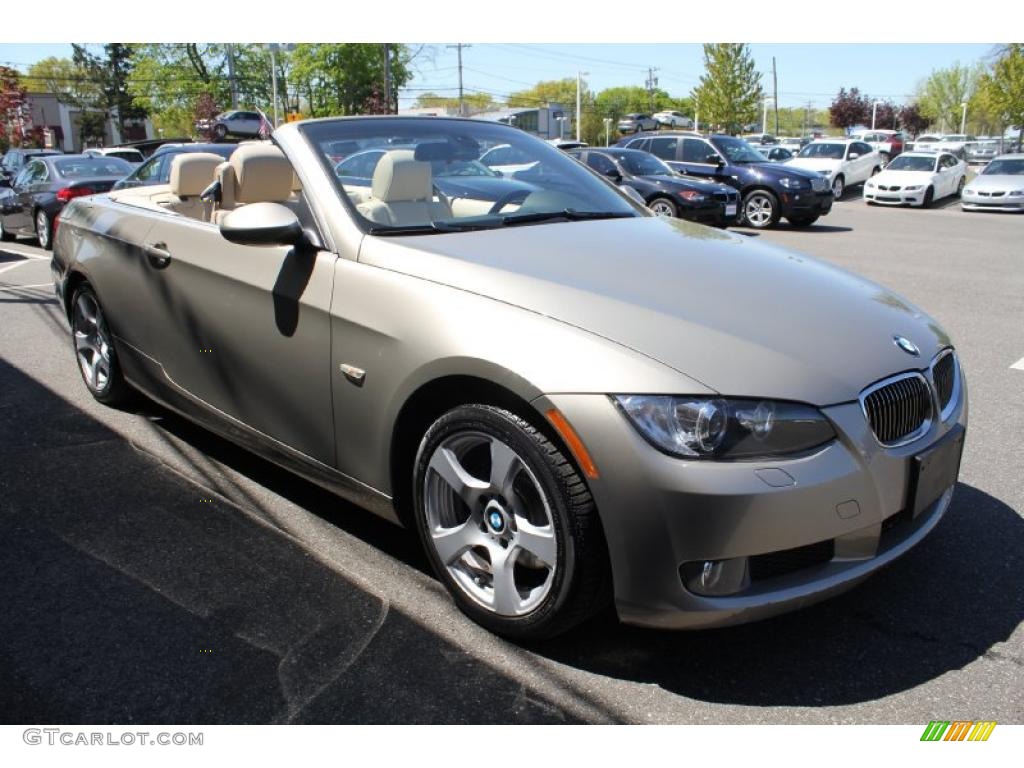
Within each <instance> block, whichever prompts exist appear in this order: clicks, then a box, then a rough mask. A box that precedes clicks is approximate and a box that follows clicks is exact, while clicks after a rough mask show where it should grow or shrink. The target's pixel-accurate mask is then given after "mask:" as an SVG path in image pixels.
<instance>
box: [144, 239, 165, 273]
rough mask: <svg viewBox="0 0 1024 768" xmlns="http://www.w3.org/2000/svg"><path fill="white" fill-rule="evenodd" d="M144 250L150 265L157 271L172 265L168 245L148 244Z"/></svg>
mask: <svg viewBox="0 0 1024 768" xmlns="http://www.w3.org/2000/svg"><path fill="white" fill-rule="evenodd" d="M143 250H144V251H145V252H146V256H147V258H148V259H149V263H150V264H152V265H153V266H154V267H156V268H157V269H163V268H164V267H166V266H167V265H168V264H170V263H171V252H170V251H168V250H167V243H163V242H161V243H146V245H145V246H143Z"/></svg>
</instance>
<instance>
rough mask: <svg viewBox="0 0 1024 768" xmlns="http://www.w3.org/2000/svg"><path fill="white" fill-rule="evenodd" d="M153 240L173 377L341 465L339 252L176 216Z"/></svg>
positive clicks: (162, 352) (153, 290)
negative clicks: (336, 360) (250, 240)
mask: <svg viewBox="0 0 1024 768" xmlns="http://www.w3.org/2000/svg"><path fill="white" fill-rule="evenodd" d="M147 245H148V246H150V254H149V255H147V257H146V259H145V261H146V265H145V266H146V269H147V274H148V282H149V284H150V289H149V294H150V297H151V300H152V301H153V307H152V309H151V310H150V313H151V314H152V315H154V316H155V317H157V318H159V322H160V324H161V326H162V327H163V329H164V336H163V338H161V340H160V342H159V347H158V349H157V351H156V353H155V354H154V355H153V356H154V357H156V358H157V359H158V360H159V362H160V363H161V365H162V366H163V369H164V371H165V373H166V375H167V377H168V378H169V379H170V380H171V381H172V382H173V383H174V384H175V385H177V386H178V387H180V388H182V389H184V390H186V391H187V392H188V393H189V394H191V395H193V396H194V397H197V398H199V399H200V400H202V401H204V402H205V403H208V404H209V405H212V406H213V407H214V408H216V409H218V410H220V411H223V412H224V413H226V414H228V415H230V416H232V417H234V418H236V419H238V420H240V421H242V422H243V423H245V424H247V425H248V426H250V427H252V428H254V429H256V430H258V431H260V432H262V433H263V434H265V435H268V436H270V437H272V438H274V439H275V440H278V441H280V442H282V443H284V444H285V445H288V446H290V447H291V448H294V449H295V450H298V451H300V452H302V453H304V454H306V455H308V456H311V457H313V458H314V459H317V460H318V461H320V462H322V463H324V464H328V465H330V466H333V465H334V459H335V453H334V429H333V423H332V418H331V393H330V384H331V361H330V354H331V345H330V334H331V331H330V304H331V293H332V286H333V273H334V261H335V259H336V257H335V256H334V254H331V253H326V252H316V251H313V250H311V249H296V248H290V247H266V248H262V247H254V246H244V245H235V244H233V243H229V242H228V241H227V240H225V239H224V238H223V237H221V235H220V231H219V230H218V229H217V227H215V226H214V225H212V224H205V223H201V222H194V221H185V222H183V221H181V220H180V219H179V220H178V221H174V220H173V219H171V217H166V219H165V220H161V221H158V222H157V223H156V224H155V225H154V227H153V229H152V230H151V231H150V233H149V236H148V237H147ZM164 256H169V260H168V261H167V262H166V263H162V259H163V258H164Z"/></svg>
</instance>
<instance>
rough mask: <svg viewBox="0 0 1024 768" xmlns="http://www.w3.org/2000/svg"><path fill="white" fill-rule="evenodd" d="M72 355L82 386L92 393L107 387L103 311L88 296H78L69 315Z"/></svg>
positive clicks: (108, 353)
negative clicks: (72, 344)
mask: <svg viewBox="0 0 1024 768" xmlns="http://www.w3.org/2000/svg"><path fill="white" fill-rule="evenodd" d="M72 331H73V333H74V338H75V354H76V357H77V358H78V365H79V367H80V368H81V369H82V376H83V377H84V378H85V383H86V385H88V387H89V389H91V390H92V391H93V392H103V391H105V390H106V389H107V388H108V386H109V384H110V370H111V361H110V357H111V343H110V332H109V331H108V330H107V324H106V321H105V320H104V318H103V312H102V310H100V307H99V304H97V303H96V299H95V297H93V295H92V294H91V293H80V294H78V298H77V300H76V301H75V308H74V313H73V315H72Z"/></svg>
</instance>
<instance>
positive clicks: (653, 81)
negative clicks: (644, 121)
mask: <svg viewBox="0 0 1024 768" xmlns="http://www.w3.org/2000/svg"><path fill="white" fill-rule="evenodd" d="M657 71H658V68H657V67H648V68H647V82H646V83H644V85H645V86H646V87H647V93H648V94H649V95H650V97H651V112H654V89H655V88H656V87H657V85H658V78H656V77H655V76H654V73H655V72H657Z"/></svg>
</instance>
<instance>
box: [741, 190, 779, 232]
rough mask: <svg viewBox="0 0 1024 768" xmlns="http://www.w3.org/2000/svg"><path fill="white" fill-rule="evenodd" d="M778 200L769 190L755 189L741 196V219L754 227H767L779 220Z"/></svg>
mask: <svg viewBox="0 0 1024 768" xmlns="http://www.w3.org/2000/svg"><path fill="white" fill-rule="evenodd" d="M779 215H780V212H779V201H778V198H776V197H775V195H773V194H772V193H771V192H769V191H767V190H764V189H755V190H754V191H753V192H750V193H748V194H747V196H746V197H745V198H743V219H744V221H745V222H746V223H747V225H748V226H750V227H753V228H754V229H768V228H769V227H773V226H775V224H776V223H777V222H778V220H779Z"/></svg>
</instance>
